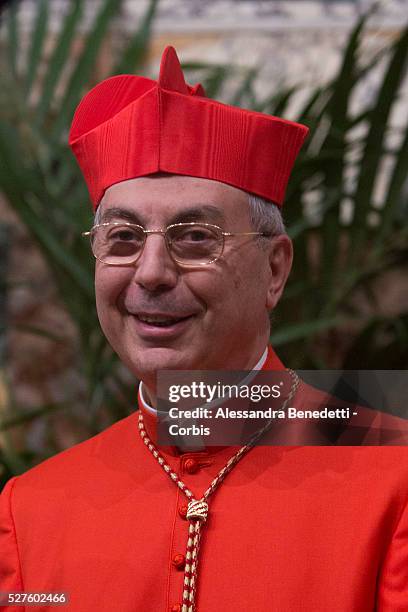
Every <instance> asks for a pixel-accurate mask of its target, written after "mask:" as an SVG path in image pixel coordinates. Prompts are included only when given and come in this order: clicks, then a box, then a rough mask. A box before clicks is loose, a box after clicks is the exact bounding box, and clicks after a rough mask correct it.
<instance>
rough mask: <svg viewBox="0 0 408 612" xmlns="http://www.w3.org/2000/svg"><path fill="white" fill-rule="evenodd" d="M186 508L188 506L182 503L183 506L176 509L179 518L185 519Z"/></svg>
mask: <svg viewBox="0 0 408 612" xmlns="http://www.w3.org/2000/svg"><path fill="white" fill-rule="evenodd" d="M187 509H188V506H187V504H184V505H183V506H180V507H179V509H178V511H179V515H180V516H181V518H183V519H185V518H186V516H187Z"/></svg>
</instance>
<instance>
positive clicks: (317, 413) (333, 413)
mask: <svg viewBox="0 0 408 612" xmlns="http://www.w3.org/2000/svg"><path fill="white" fill-rule="evenodd" d="M353 414H355V413H353ZM169 417H170V418H171V419H312V420H313V419H317V420H319V419H349V418H350V408H335V409H330V408H328V407H327V406H326V407H324V408H320V409H318V410H298V409H297V408H293V407H292V408H287V409H286V410H273V409H272V408H267V409H266V410H231V409H230V408H226V407H220V408H217V409H216V410H211V409H209V408H201V407H200V408H194V409H193V410H180V409H179V408H175V407H174V408H170V410H169Z"/></svg>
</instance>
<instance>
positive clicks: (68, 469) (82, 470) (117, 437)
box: [5, 412, 142, 493]
mask: <svg viewBox="0 0 408 612" xmlns="http://www.w3.org/2000/svg"><path fill="white" fill-rule="evenodd" d="M140 449H142V445H141V444H140V440H139V434H138V428H137V413H136V412H135V413H133V414H131V415H130V416H128V417H126V418H124V419H121V420H120V421H118V422H116V423H114V424H113V425H111V426H110V427H108V428H107V429H105V430H104V431H102V432H101V433H99V434H97V435H95V436H93V437H92V438H89V439H88V440H85V441H84V442H80V443H79V444H76V445H74V446H72V447H71V448H68V449H66V450H64V451H62V452H60V453H58V454H57V455H54V456H53V457H50V458H49V459H47V460H45V461H43V462H42V463H40V464H39V465H37V466H35V467H33V468H31V469H30V470H28V471H27V472H25V473H23V474H21V475H20V476H18V477H17V478H15V479H12V483H11V482H10V481H9V482H10V487H11V486H13V488H14V492H15V493H17V492H19V493H21V492H22V491H24V490H25V491H26V492H27V493H28V492H29V491H30V490H31V491H36V492H38V491H41V490H47V491H51V490H54V491H55V490H58V489H60V488H61V487H64V489H65V490H69V489H70V487H71V486H72V487H74V486H75V487H76V488H77V489H78V488H79V487H80V486H81V485H84V486H86V484H87V483H88V484H89V481H90V479H92V478H93V479H95V480H97V481H100V479H101V478H104V477H105V476H106V474H108V473H109V472H111V471H112V470H115V471H116V472H118V473H120V472H121V471H123V470H125V471H126V470H129V469H131V468H132V467H133V466H134V465H137V464H138V463H139V461H138V458H139V453H140ZM6 487H7V485H6ZM7 490H8V489H7ZM5 491H6V488H5Z"/></svg>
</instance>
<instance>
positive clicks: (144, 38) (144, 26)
mask: <svg viewBox="0 0 408 612" xmlns="http://www.w3.org/2000/svg"><path fill="white" fill-rule="evenodd" d="M158 3H159V0H150V4H149V6H148V8H147V11H146V13H145V15H144V18H143V20H142V22H141V24H140V27H139V28H138V30H136V33H135V34H134V35H133V36H132V38H131V41H130V43H129V45H128V46H127V48H126V49H125V51H124V53H123V55H122V57H121V58H120V59H119V61H118V62H117V64H116V66H115V68H114V70H113V71H112V74H123V73H128V72H134V71H135V70H137V68H139V67H140V66H141V65H142V63H143V60H144V59H145V56H146V51H147V47H148V45H149V42H150V38H151V34H152V25H153V19H154V17H155V15H156V10H157V6H158Z"/></svg>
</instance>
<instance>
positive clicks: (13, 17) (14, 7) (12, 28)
mask: <svg viewBox="0 0 408 612" xmlns="http://www.w3.org/2000/svg"><path fill="white" fill-rule="evenodd" d="M18 7H19V3H18V2H11V4H10V6H9V7H8V9H7V57H8V62H9V66H10V69H11V73H12V74H13V75H14V77H17V72H18V70H17V68H18V66H17V61H18V48H19V39H20V36H19V34H20V33H19V28H18Z"/></svg>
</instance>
